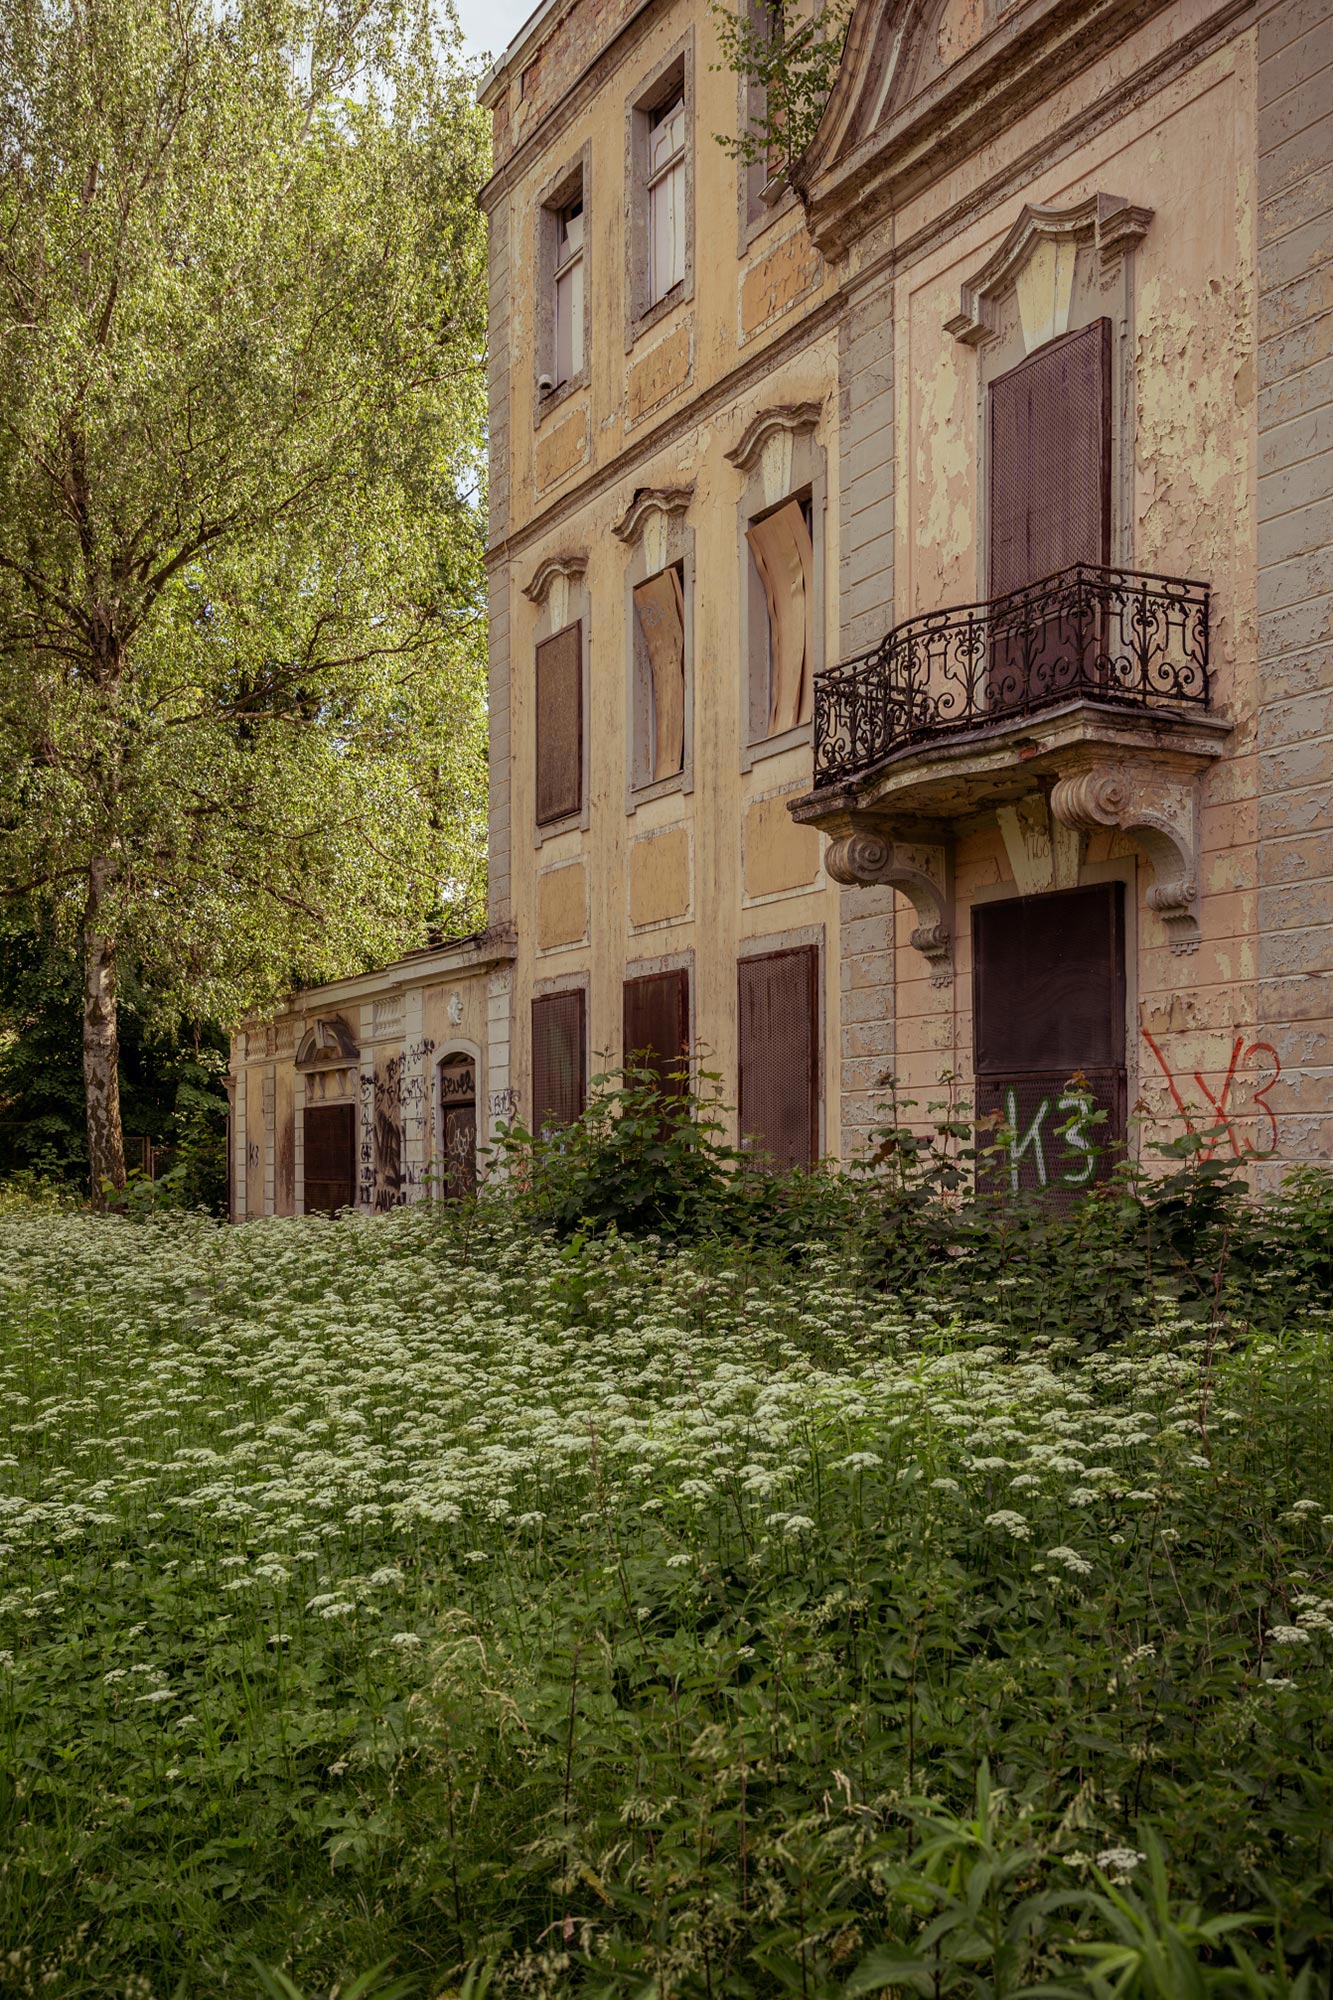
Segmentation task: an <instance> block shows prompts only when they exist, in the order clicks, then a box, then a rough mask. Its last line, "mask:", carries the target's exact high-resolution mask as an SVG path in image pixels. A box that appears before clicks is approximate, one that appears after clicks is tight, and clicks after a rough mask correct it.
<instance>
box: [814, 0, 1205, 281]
mask: <svg viewBox="0 0 1333 2000" xmlns="http://www.w3.org/2000/svg"><path fill="white" fill-rule="evenodd" d="M1164 4H1165V0H1021V4H1013V5H1008V6H1001V5H1000V4H999V0H856V5H855V7H854V9H853V12H852V15H851V19H850V21H849V23H848V27H847V38H846V43H845V45H844V51H843V56H842V61H841V63H840V65H839V69H838V73H837V76H836V77H835V79H834V83H833V88H832V90H831V91H830V93H829V97H828V102H827V103H826V105H825V107H824V112H823V116H822V117H821V119H820V122H819V126H818V129H817V130H816V132H815V135H814V138H813V139H812V140H811V142H810V144H809V146H808V147H807V148H806V150H805V152H804V153H803V154H802V156H801V158H800V159H798V160H797V161H795V162H794V163H793V166H792V169H791V173H790V180H791V184H792V186H793V187H794V188H795V189H796V191H797V193H798V194H799V195H800V197H801V200H802V202H803V204H804V206H805V212H806V221H807V225H808V227H809V231H810V235H811V239H812V240H813V242H814V243H815V245H816V247H817V248H818V249H819V250H820V251H821V252H822V253H823V254H824V255H825V256H826V257H830V258H831V257H835V256H838V255H840V254H841V253H843V252H844V251H846V250H847V249H849V248H850V247H851V245H853V244H854V243H858V242H860V241H862V240H864V238H865V236H866V234H867V232H868V231H869V230H871V229H873V228H874V227H875V226H876V225H877V224H878V223H879V222H880V221H882V220H883V219H884V218H885V217H887V216H888V215H891V214H892V213H893V211H894V209H895V208H896V207H898V206H899V204H900V203H901V202H903V201H904V200H906V199H909V198H910V197H912V196H913V195H915V194H916V193H919V192H920V190H921V188H922V187H923V186H926V185H929V184H930V183H931V182H936V181H938V180H939V179H940V177H941V176H942V175H943V174H944V173H945V172H947V171H948V169H950V168H951V167H952V166H954V165H955V164H956V163H958V162H960V161H962V160H963V159H965V158H967V157H969V156H972V155H975V153H976V151H977V149H978V148H979V147H982V146H985V145H987V144H988V143H989V142H990V141H991V140H992V139H994V138H995V136H996V135H997V134H999V133H1001V132H1003V131H1005V130H1007V129H1010V128H1011V127H1012V126H1013V124H1014V123H1015V121H1016V120H1017V119H1018V118H1019V117H1021V116H1022V115H1024V114H1025V113H1026V112H1028V111H1030V110H1032V109H1034V108H1035V107H1037V106H1038V105H1041V104H1053V105H1055V106H1056V107H1057V108H1056V114H1055V115H1056V122H1057V124H1058V123H1059V121H1060V118H1061V117H1062V116H1063V114H1062V113H1061V112H1060V111H1059V108H1058V107H1059V104H1060V100H1061V96H1062V93H1063V91H1064V89H1065V87H1066V85H1067V84H1068V82H1069V80H1070V79H1071V78H1072V77H1073V76H1075V75H1076V74H1079V73H1081V72H1083V71H1085V70H1086V69H1087V67H1088V65H1089V64H1090V63H1091V62H1092V61H1094V60H1095V59H1096V58H1097V57H1098V56H1099V55H1101V54H1102V53H1103V52H1104V51H1106V50H1109V49H1112V48H1115V47H1118V46H1121V45H1122V44H1123V42H1124V40H1125V36H1126V32H1127V29H1128V28H1129V26H1131V25H1138V24H1140V23H1141V22H1142V21H1143V20H1144V19H1146V18H1148V17H1150V16H1151V15H1152V14H1154V13H1156V12H1158V11H1159V10H1160V9H1161V8H1162V7H1163V6H1164ZM1219 4H1220V5H1222V6H1223V7H1224V8H1225V9H1226V10H1227V12H1228V16H1229V14H1230V12H1231V11H1238V10H1239V8H1240V6H1241V5H1242V0H1219ZM1217 26H1218V18H1217V16H1216V14H1211V15H1210V16H1209V17H1208V21H1207V23H1201V24H1200V25H1199V26H1198V27H1197V28H1195V27H1191V28H1190V29H1189V30H1188V32H1187V33H1186V34H1185V35H1184V36H1183V37H1182V40H1181V42H1180V43H1179V45H1178V47H1177V50H1176V59H1177V60H1179V61H1181V62H1184V61H1186V60H1187V59H1188V57H1189V54H1190V52H1191V50H1192V48H1194V47H1195V46H1197V45H1198V44H1199V43H1200V42H1202V41H1204V40H1206V38H1207V36H1208V35H1209V34H1215V33H1216V30H1217ZM1135 84H1136V79H1135V77H1134V76H1133V75H1132V74H1129V75H1127V76H1126V77H1125V78H1124V79H1123V80H1122V82H1121V83H1120V84H1119V85H1118V86H1117V94H1118V95H1123V94H1126V93H1129V92H1132V90H1133V89H1134V87H1135Z"/></svg>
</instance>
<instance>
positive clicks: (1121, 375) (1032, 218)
mask: <svg viewBox="0 0 1333 2000" xmlns="http://www.w3.org/2000/svg"><path fill="white" fill-rule="evenodd" d="M1152 215H1153V211H1152V210H1151V209H1149V208H1139V207H1136V206H1134V205H1133V204H1132V203H1130V202H1128V201H1126V200H1124V199H1123V198H1122V197H1120V196H1117V195H1107V194H1102V193H1096V194H1092V195H1089V196H1088V197H1087V198H1086V199H1084V200H1082V201H1077V202H1074V203H1072V204H1070V205H1069V206H1066V207H1059V206H1053V205H1052V206H1042V205H1036V204H1028V205H1025V206H1024V207H1023V209H1022V210H1021V212H1020V214H1019V216H1018V219H1017V221H1016V222H1015V223H1014V225H1013V227H1012V228H1011V229H1010V230H1009V231H1008V233H1007V235H1006V236H1005V238H1004V240H1003V242H1002V243H1001V244H1000V246H999V248H998V250H996V251H995V253H994V254H993V256H991V257H990V258H989V259H988V260H987V262H986V263H985V264H983V265H982V266H981V268H980V269H979V270H978V271H977V272H976V273H975V274H974V275H973V276H972V277H970V278H968V279H967V280H966V281H965V282H964V284H963V287H962V296H961V301H960V306H959V310H958V312H957V313H955V314H954V316H953V317H952V318H951V319H948V320H946V321H945V331H946V332H947V333H951V334H952V335H953V337H954V339H955V340H958V341H960V342H962V343H963V344H964V345H965V346H968V347H974V348H976V349H977V350H978V355H977V361H978V366H977V406H976V407H977V453H976V465H977V482H976V506H977V543H976V546H977V596H978V598H979V599H984V598H985V597H986V596H987V595H988V593H989V589H990V578H989V574H988V572H989V566H990V555H989V542H990V535H989V502H988V493H989V485H990V445H989V437H990V426H989V424H988V422H987V403H988V397H987V391H988V390H989V387H990V385H991V383H992V382H993V381H995V379H996V378H997V377H998V376H1000V375H1004V374H1007V373H1008V371H1009V370H1010V369H1011V368H1014V367H1016V366H1017V365H1018V363H1019V362H1020V361H1022V360H1024V359H1025V358H1026V357H1027V356H1028V355H1029V354H1035V353H1036V352H1037V351H1038V350H1039V349H1040V348H1041V347H1043V346H1045V345H1046V343H1047V342H1048V341H1050V340H1053V339H1058V338H1059V337H1060V336H1061V335H1063V334H1065V333H1073V332H1076V331H1077V330H1078V329H1079V328H1080V327H1083V326H1088V325H1090V324H1091V323H1092V321H1093V320H1095V319H1099V318H1103V317H1108V318H1110V320H1111V562H1112V566H1113V567H1116V568H1122V569H1132V568H1133V566H1134V416H1135V407H1136V394H1135V382H1134V350H1135V325H1134V250H1135V247H1136V245H1137V244H1138V243H1140V242H1141V241H1142V240H1143V237H1144V235H1145V234H1146V233H1147V229H1148V225H1149V223H1150V222H1151V220H1152ZM1049 245H1055V246H1057V250H1058V247H1059V246H1072V248H1073V251H1074V258H1073V261H1072V263H1071V264H1070V265H1069V272H1068V279H1067V286H1066V294H1065V298H1064V301H1063V308H1061V306H1060V305H1059V304H1057V306H1056V309H1055V312H1054V314H1053V316H1052V319H1051V323H1050V324H1049V326H1048V327H1046V328H1045V329H1043V330H1041V331H1040V332H1039V334H1038V336H1037V337H1034V338H1033V339H1032V340H1031V341H1030V342H1029V341H1028V340H1027V339H1026V338H1025V330H1024V327H1023V324H1022V317H1021V312H1020V305H1019V292H1018V287H1019V283H1020V281H1021V278H1022V276H1023V273H1024V272H1025V270H1026V269H1027V268H1028V266H1029V264H1030V263H1031V261H1032V259H1033V258H1034V256H1036V255H1038V254H1041V253H1042V251H1043V249H1044V247H1045V246H1049ZM1099 285H1100V288H1101V290H1100V296H1099V295H1098V288H1099Z"/></svg>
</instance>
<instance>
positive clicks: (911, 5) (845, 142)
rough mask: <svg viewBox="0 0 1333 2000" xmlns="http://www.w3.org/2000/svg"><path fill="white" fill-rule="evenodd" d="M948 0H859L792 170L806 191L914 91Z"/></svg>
mask: <svg viewBox="0 0 1333 2000" xmlns="http://www.w3.org/2000/svg"><path fill="white" fill-rule="evenodd" d="M947 4H948V0H857V4H856V6H855V7H854V8H853V9H852V14H851V18H850V20H849V21H848V23H847V39H846V41H845V42H844V44H843V51H842V60H841V62H840V63H839V65H838V72H837V75H836V76H835V78H834V80H833V88H832V90H830V92H829V96H828V102H827V104H826V105H825V106H824V112H823V116H822V117H821V118H820V121H819V125H818V128H817V129H816V132H815V136H814V138H813V139H812V140H811V142H810V144H809V145H808V146H807V148H806V150H805V152H804V153H803V154H802V156H801V158H800V159H799V160H798V161H797V162H796V164H795V166H794V168H793V170H792V180H793V183H794V184H795V185H796V186H797V187H798V188H799V189H800V190H801V192H802V193H804V192H805V191H806V190H807V189H809V188H811V187H812V186H813V185H814V183H815V181H816V180H817V179H818V178H819V176H820V175H821V174H822V173H823V172H825V171H826V170H827V169H829V168H831V167H832V166H833V165H834V164H835V163H836V162H837V161H839V160H842V159H843V158H845V157H846V156H847V155H848V154H849V153H851V152H852V151H854V149H855V148H856V146H857V145H858V143H859V142H860V141H861V140H863V139H865V138H867V137H868V136H869V135H870V134H872V133H873V132H874V131H875V129H876V128H877V127H878V126H879V125H881V124H883V123H884V121H885V119H886V117H887V116H888V115H889V114H890V113H891V112H892V110H893V109H894V108H895V107H897V106H898V105H901V104H903V103H905V102H906V101H907V100H908V99H909V98H910V97H911V96H912V92H913V84H914V81H915V78H916V76H917V74H918V72H919V70H920V68H921V56H922V51H923V48H924V47H925V45H926V43H927V41H928V39H929V31H930V30H931V28H932V27H934V26H936V23H937V20H938V17H939V16H940V14H941V13H942V12H943V11H944V8H945V6H946V5H947Z"/></svg>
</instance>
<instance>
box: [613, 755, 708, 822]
mask: <svg viewBox="0 0 1333 2000" xmlns="http://www.w3.org/2000/svg"><path fill="white" fill-rule="evenodd" d="M693 790H694V773H693V771H692V770H691V769H690V768H689V766H688V765H687V766H686V768H685V769H684V770H683V771H677V772H676V774H675V776H674V777H671V778H656V779H654V781H653V783H652V784H650V785H631V787H630V790H629V795H628V797H627V799H626V801H625V811H626V813H627V814H630V815H632V814H634V813H636V812H637V811H638V810H639V807H640V806H646V805H649V804H650V803H651V802H652V800H653V799H665V798H667V797H669V796H670V794H671V793H672V792H692V791H693Z"/></svg>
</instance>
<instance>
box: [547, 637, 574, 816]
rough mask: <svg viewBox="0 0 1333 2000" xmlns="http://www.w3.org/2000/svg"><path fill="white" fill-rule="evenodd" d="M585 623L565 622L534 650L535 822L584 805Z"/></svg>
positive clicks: (563, 813)
mask: <svg viewBox="0 0 1333 2000" xmlns="http://www.w3.org/2000/svg"><path fill="white" fill-rule="evenodd" d="M582 657H583V626H582V624H581V623H579V622H578V621H576V622H575V623H574V624H573V625H566V627H565V629H564V631H563V632H557V633H556V634H555V636H554V637H553V638H551V639H544V640H543V641H542V643H541V645H540V646H538V648H537V703H536V708H537V824H538V826H549V825H550V824H551V822H552V821H553V820H558V819H568V818H569V816H570V815H571V814H572V813H576V812H578V811H579V810H580V809H581V807H582V805H583V666H582Z"/></svg>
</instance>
